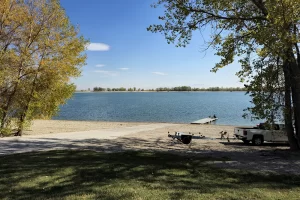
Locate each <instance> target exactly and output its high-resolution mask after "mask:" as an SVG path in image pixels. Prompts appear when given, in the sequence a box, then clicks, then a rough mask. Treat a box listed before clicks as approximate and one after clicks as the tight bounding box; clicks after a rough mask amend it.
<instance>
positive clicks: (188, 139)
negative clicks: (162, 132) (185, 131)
mask: <svg viewBox="0 0 300 200" xmlns="http://www.w3.org/2000/svg"><path fill="white" fill-rule="evenodd" d="M181 141H182V143H183V144H189V143H191V141H192V136H191V135H182V136H181Z"/></svg>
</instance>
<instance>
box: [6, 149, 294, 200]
mask: <svg viewBox="0 0 300 200" xmlns="http://www.w3.org/2000/svg"><path fill="white" fill-rule="evenodd" d="M208 160H212V158H197V157H191V156H177V155H173V154H168V153H153V152H152V153H151V152H123V153H97V152H92V151H50V152H37V153H27V154H17V155H10V156H5V157H0V174H1V175H0V199H14V200H23V199H70V200H71V199H72V200H73V199H112V200H113V199H118V200H119V199H210V200H211V199H251V200H252V199H300V177H299V176H286V175H268V174H258V173H250V172H247V171H239V170H225V169H218V168H214V167H212V166H209V165H205V164H204V163H203V162H204V161H208Z"/></svg>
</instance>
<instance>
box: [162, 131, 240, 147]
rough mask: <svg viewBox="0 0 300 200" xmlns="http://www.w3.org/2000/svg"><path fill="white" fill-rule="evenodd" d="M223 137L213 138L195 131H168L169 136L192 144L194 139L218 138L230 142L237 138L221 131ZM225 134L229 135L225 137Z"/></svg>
mask: <svg viewBox="0 0 300 200" xmlns="http://www.w3.org/2000/svg"><path fill="white" fill-rule="evenodd" d="M220 135H221V138H211V137H206V136H204V135H202V134H201V133H200V132H199V133H198V134H194V133H191V132H189V133H184V132H177V131H176V132H175V134H174V135H171V134H170V132H168V137H171V138H172V139H173V140H175V139H177V140H178V141H180V142H182V143H183V144H190V143H191V141H192V139H202V140H216V139H220V140H222V139H227V141H228V142H230V140H235V139H236V138H235V137H234V138H229V135H228V134H227V131H221V132H220ZM225 135H227V137H226V138H225Z"/></svg>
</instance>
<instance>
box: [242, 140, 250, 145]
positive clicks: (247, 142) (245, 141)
mask: <svg viewBox="0 0 300 200" xmlns="http://www.w3.org/2000/svg"><path fill="white" fill-rule="evenodd" d="M242 141H243V142H244V144H249V143H250V140H245V139H243V140H242Z"/></svg>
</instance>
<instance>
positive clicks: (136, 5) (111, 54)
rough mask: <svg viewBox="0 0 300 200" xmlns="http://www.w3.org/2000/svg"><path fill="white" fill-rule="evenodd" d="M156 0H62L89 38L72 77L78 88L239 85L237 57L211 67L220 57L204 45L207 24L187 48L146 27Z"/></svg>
mask: <svg viewBox="0 0 300 200" xmlns="http://www.w3.org/2000/svg"><path fill="white" fill-rule="evenodd" d="M155 1H156V0H126V1H125V0H87V1H79V0H76V1H74V0H61V6H62V7H63V8H64V9H65V11H66V14H67V16H68V17H69V19H70V21H71V23H72V24H73V25H75V26H78V27H79V29H80V35H82V36H83V37H84V38H86V39H88V40H89V41H90V44H89V46H88V49H87V51H86V52H85V53H86V55H87V61H86V65H85V66H84V67H83V68H82V76H81V77H80V78H77V79H76V80H74V83H75V84H76V86H77V89H78V90H82V89H88V88H91V89H92V88H94V87H104V88H108V87H110V88H115V87H125V88H129V87H136V88H144V89H152V88H153V89H155V88H158V87H175V86H191V87H197V88H207V87H216V86H218V87H242V86H243V84H242V83H240V82H239V79H238V77H236V76H235V73H236V72H237V71H239V69H240V66H239V64H238V63H237V62H235V63H233V64H231V65H229V66H227V67H225V68H223V69H220V70H219V71H218V72H217V73H212V72H210V70H211V69H212V68H213V67H214V65H215V63H217V62H218V61H219V60H220V58H219V57H218V56H215V55H214V53H215V51H214V50H213V49H208V50H207V51H203V49H204V48H205V47H206V45H205V41H204V40H205V38H209V33H210V32H209V30H205V31H204V32H202V35H201V34H200V32H199V31H196V32H195V34H194V37H193V39H192V41H191V43H190V44H189V45H188V46H187V47H186V48H177V47H175V44H168V43H167V41H166V39H165V38H164V35H162V34H160V33H151V32H148V31H147V30H146V29H147V27H148V26H149V25H151V24H158V23H161V21H160V20H158V16H160V15H163V8H152V7H151V4H152V3H154V2H155Z"/></svg>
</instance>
